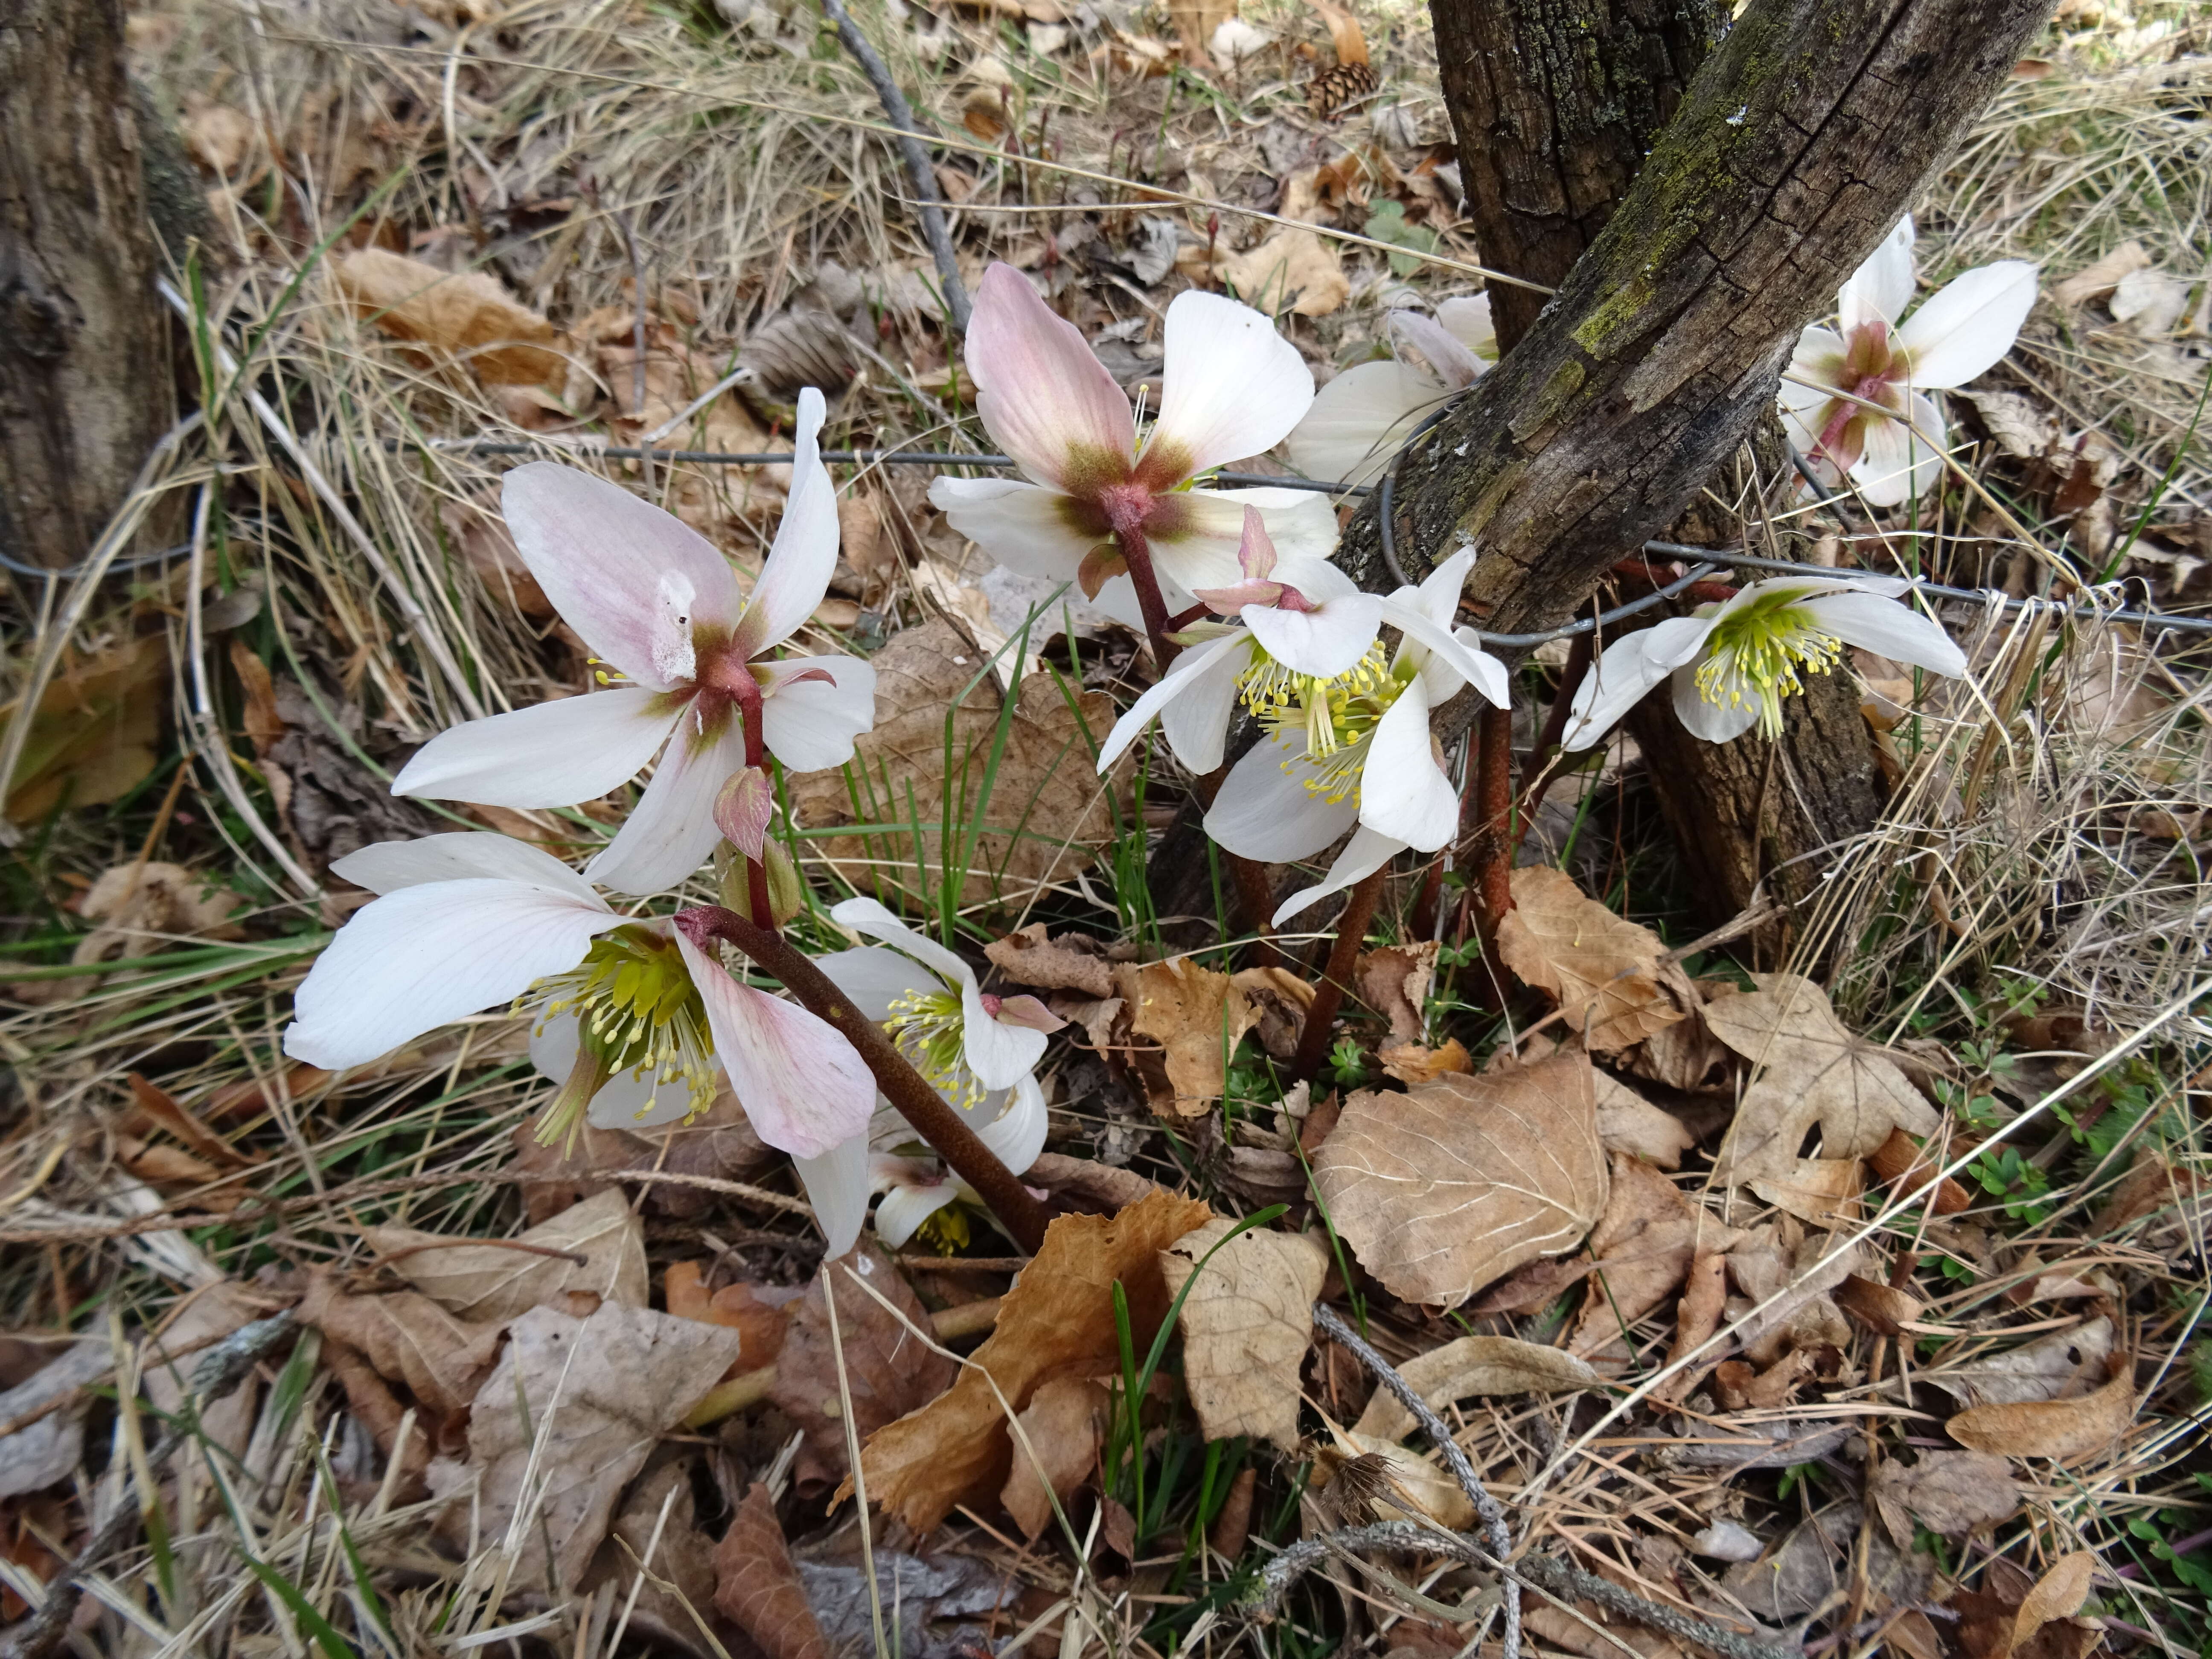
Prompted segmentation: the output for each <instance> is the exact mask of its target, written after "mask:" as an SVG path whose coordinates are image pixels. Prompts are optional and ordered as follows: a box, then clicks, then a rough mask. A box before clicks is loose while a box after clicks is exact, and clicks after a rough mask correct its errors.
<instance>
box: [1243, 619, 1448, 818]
mask: <svg viewBox="0 0 2212 1659" xmlns="http://www.w3.org/2000/svg"><path fill="white" fill-rule="evenodd" d="M1412 683H1413V671H1412V669H1411V668H1410V667H1407V669H1405V670H1404V671H1399V670H1397V669H1395V668H1393V667H1392V666H1391V663H1390V656H1389V652H1388V651H1387V650H1385V649H1384V648H1383V642H1382V641H1380V640H1377V641H1375V642H1374V643H1373V644H1372V645H1370V646H1369V647H1367V654H1366V655H1365V656H1364V657H1362V658H1361V659H1359V660H1358V662H1357V663H1355V664H1353V665H1352V667H1351V668H1350V669H1348V670H1347V671H1345V672H1344V673H1341V674H1339V675H1337V676H1335V677H1334V678H1332V679H1322V678H1319V677H1317V676H1316V675H1312V674H1301V673H1298V672H1297V671H1295V670H1293V669H1290V668H1286V667H1285V666H1284V665H1282V664H1281V663H1279V662H1277V661H1276V660H1275V659H1273V657H1270V656H1268V655H1267V653H1265V652H1263V651H1260V652H1255V653H1254V661H1253V663H1252V665H1251V666H1250V667H1249V668H1247V669H1246V670H1245V671H1243V673H1241V674H1239V675H1238V676H1237V693H1238V695H1239V696H1241V697H1242V698H1243V701H1244V706H1245V707H1246V708H1249V709H1250V710H1251V711H1252V713H1253V714H1255V716H1256V717H1257V718H1258V719H1259V721H1260V723H1261V725H1262V726H1266V727H1267V731H1268V732H1269V734H1270V735H1271V736H1278V737H1279V736H1285V735H1287V736H1291V737H1293V738H1303V739H1304V744H1305V750H1304V758H1305V759H1306V760H1308V761H1309V762H1310V763H1312V770H1311V772H1310V774H1308V775H1307V776H1306V777H1305V778H1304V780H1303V781H1304V784H1305V787H1306V788H1307V790H1308V791H1309V792H1310V793H1313V794H1315V795H1318V796H1319V797H1320V798H1321V799H1323V800H1325V801H1327V802H1328V804H1329V805H1332V806H1334V805H1338V804H1339V803H1340V802H1342V801H1345V800H1347V799H1349V800H1355V801H1356V800H1357V799H1358V798H1359V775H1360V769H1361V768H1362V767H1364V766H1365V765H1366V763H1367V740H1368V739H1369V738H1370V737H1372V736H1373V735H1374V732H1375V726H1376V721H1378V720H1381V719H1382V718H1383V714H1384V712H1385V711H1386V710H1388V709H1389V707H1390V705H1391V704H1392V703H1394V702H1397V700H1398V694H1399V693H1400V692H1401V691H1403V690H1405V689H1406V688H1407V686H1408V685H1410V684H1412ZM1294 764H1295V762H1285V763H1284V770H1285V771H1288V770H1290V769H1291V766H1292V765H1294Z"/></svg>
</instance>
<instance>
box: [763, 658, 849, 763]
mask: <svg viewBox="0 0 2212 1659" xmlns="http://www.w3.org/2000/svg"><path fill="white" fill-rule="evenodd" d="M753 666H754V670H755V671H756V673H757V675H758V677H759V678H761V679H762V680H763V682H764V684H763V685H762V687H761V694H762V698H763V701H762V704H761V738H762V740H763V742H765V743H766V744H768V751H769V753H770V754H771V755H774V756H775V757H776V758H777V759H778V760H780V761H781V762H782V763H783V765H784V769H785V770H786V771H789V772H823V771H827V770H828V769H829V768H831V767H833V766H842V765H843V764H844V763H846V762H847V761H848V760H850V759H852V758H853V739H854V738H857V737H859V736H860V733H861V732H865V731H866V730H868V728H869V727H871V726H873V725H874V724H875V723H876V670H875V665H874V664H872V663H870V662H867V661H866V660H864V659H861V658H859V657H846V656H822V657H786V658H784V659H781V661H779V662H767V663H756V664H755V665H753ZM817 672H819V673H824V674H827V675H829V678H828V679H827V680H821V679H801V678H799V676H801V675H802V674H813V673H817Z"/></svg>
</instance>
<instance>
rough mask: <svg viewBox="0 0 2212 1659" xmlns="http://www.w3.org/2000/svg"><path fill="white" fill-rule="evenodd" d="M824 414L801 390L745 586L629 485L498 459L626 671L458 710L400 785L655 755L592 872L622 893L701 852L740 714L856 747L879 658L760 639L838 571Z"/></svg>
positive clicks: (557, 584)
mask: <svg viewBox="0 0 2212 1659" xmlns="http://www.w3.org/2000/svg"><path fill="white" fill-rule="evenodd" d="M822 414H823V405H822V394H821V393H820V392H817V391H815V390H814V389H813V388H811V387H809V388H807V389H806V390H805V391H804V392H800V393H799V430H798V434H797V441H796V442H795V443H794V445H793V449H794V451H795V453H796V456H797V459H795V460H794V461H793V465H792V469H791V472H792V483H791V493H790V495H789V497H788V499H787V501H786V502H785V506H784V513H783V522H782V523H781V525H780V526H778V527H777V530H776V532H775V542H774V544H773V545H771V546H770V548H769V555H768V559H767V562H765V563H764V564H763V566H762V568H761V574H760V579H759V580H757V582H755V583H754V584H753V588H752V592H751V594H750V597H747V596H745V595H743V594H740V593H739V592H738V581H737V577H736V576H735V574H732V571H731V568H730V566H729V562H728V561H727V560H726V559H724V558H723V556H721V554H720V552H718V551H716V550H715V549H714V545H713V544H711V543H709V542H708V540H707V539H706V538H704V537H702V536H701V535H700V534H699V533H698V532H696V531H694V530H693V529H691V528H690V526H688V525H685V524H684V522H683V521H682V520H678V519H676V518H674V517H672V516H671V514H669V513H664V512H662V511H661V510H660V509H659V507H653V506H652V505H650V504H649V503H647V502H645V501H640V500H639V499H638V498H637V497H636V496H635V495H631V494H630V493H629V491H628V490H626V489H621V488H620V487H618V486H617V485H615V484H611V483H607V482H606V481H605V479H602V478H596V477H592V475H591V474H589V473H587V472H580V471H575V470H574V469H572V468H569V467H563V466H556V465H553V464H552V463H551V462H550V461H535V462H532V464H531V465H528V466H521V467H517V468H516V469H515V470H514V471H512V472H510V473H508V474H507V483H506V487H505V489H504V492H503V495H502V502H503V505H504V507H505V510H506V514H507V526H508V528H509V529H510V530H512V531H513V533H514V542H515V546H516V548H517V549H518V550H520V553H521V555H522V559H523V562H524V563H526V565H528V566H529V568H530V573H531V574H532V575H533V576H535V577H536V578H537V579H538V584H539V586H542V587H544V590H545V594H546V597H547V598H548V599H550V600H552V602H553V605H554V606H555V608H556V610H558V611H560V613H561V615H562V617H564V618H566V619H567V621H568V623H569V624H570V625H571V626H572V627H574V629H575V630H576V631H577V632H578V633H579V634H580V635H583V636H584V639H585V641H586V643H588V644H589V645H590V646H591V647H592V650H593V651H594V652H596V653H598V654H599V658H600V659H601V660H603V661H605V663H606V664H607V665H608V666H609V667H610V668H611V670H612V671H614V673H615V674H616V675H618V676H620V677H622V678H624V679H626V680H628V681H629V684H625V685H621V686H618V687H617V688H615V689H613V690H605V691H593V692H590V693H588V694H586V696H580V697H566V698H562V699H558V700H556V701H555V702H542V703H539V704H538V705H537V706H536V707H534V708H523V709H518V710H516V711H515V712H514V713H513V714H496V715H494V716H493V717H491V718H490V719H489V720H471V721H470V722H468V723H467V724H466V725H464V726H455V727H453V729H452V730H451V731H448V732H442V733H441V734H440V735H439V736H438V737H436V738H432V739H431V740H430V741H429V742H428V744H424V745H423V746H422V749H421V750H418V751H417V752H416V756H415V757H414V758H413V759H412V760H410V761H409V762H408V763H407V765H406V767H405V769H404V770H402V771H401V773H400V774H399V776H398V779H397V780H396V781H394V782H393V784H392V790H393V793H397V794H403V795H426V796H429V797H432V798H434V799H447V800H466V801H474V802H477V803H480V804H482V805H490V806H513V807H541V806H568V805H574V804H575V803H576V802H578V801H585V800H592V799H596V798H597V797H599V796H600V795H604V794H605V793H607V792H608V791H609V790H611V789H614V788H617V787H619V786H621V785H622V784H623V783H625V782H627V781H629V779H630V778H631V777H633V776H635V775H636V773H637V772H638V771H639V769H641V768H642V767H643V766H645V765H646V763H647V762H649V761H651V760H652V759H653V756H654V755H655V754H660V764H659V767H658V768H657V769H655V770H654V772H653V781H651V782H650V783H649V784H647V786H646V790H645V793H644V795H643V796H642V797H641V799H639V801H638V803H637V805H636V806H635V809H634V810H633V811H631V813H630V815H629V819H628V820H627V821H626V822H625V823H623V827H622V829H621V830H620V832H619V833H617V835H616V836H615V838H614V840H613V842H611V843H610V844H609V845H608V847H607V848H606V849H605V851H604V852H602V853H601V854H599V856H598V857H597V858H596V859H594V860H592V864H591V866H590V867H589V870H588V872H587V873H588V874H589V875H590V876H591V878H592V880H593V881H595V882H597V883H599V884H600V885H601V886H603V887H606V888H610V889H611V890H614V891H616V892H620V893H653V892H658V891H659V890H662V889H664V888H666V887H670V886H672V885H674V884H676V883H678V882H679V881H681V880H683V879H684V877H686V876H688V875H690V873H691V872H693V871H695V870H696V869H697V868H698V867H699V866H700V865H701V863H702V862H703V861H704V860H705V859H706V857H707V854H708V853H709V852H710V851H711V850H712V849H713V848H714V842H715V840H716V838H717V836H719V834H720V831H719V830H718V829H716V827H715V824H714V811H713V807H714V798H715V795H716V793H718V792H719V791H720V788H721V787H722V785H723V783H724V781H726V779H727V778H728V777H729V776H730V775H731V774H732V773H733V772H736V771H738V770H739V769H742V768H744V766H745V765H746V764H747V763H748V755H747V747H748V744H747V736H748V734H747V732H746V730H745V727H746V725H747V723H748V722H749V721H757V725H758V728H759V729H758V731H757V732H756V733H754V734H752V735H753V738H754V741H755V743H756V744H758V745H761V746H764V748H765V750H766V751H767V753H769V754H771V755H773V756H774V757H775V758H776V759H778V760H780V761H781V762H782V763H783V764H784V765H785V766H786V767H787V768H788V769H791V770H792V771H794V772H813V771H818V770H820V769H823V768H825V767H831V766H839V765H842V764H843V763H845V762H846V761H848V760H849V759H850V758H851V757H852V754H853V739H854V737H855V736H856V735H857V734H859V733H860V732H865V731H866V730H867V729H868V728H869V726H871V725H872V724H873V723H874V720H875V684H876V675H875V670H874V669H872V667H870V666H869V665H867V664H866V663H865V662H863V661H861V660H860V659H859V658H857V657H842V656H821V657H787V658H782V659H776V658H775V657H774V656H773V655H772V653H774V651H775V648H776V647H778V646H780V645H781V643H782V642H783V641H785V640H787V639H788V638H790V637H791V635H793V633H794V632H796V631H797V630H798V629H799V627H800V625H801V624H803V623H805V621H806V619H807V618H808V617H810V616H811V615H812V614H813V612H814V607H815V606H816V605H819V604H820V603H821V602H822V596H823V592H825V591H826V590H827V588H828V586H829V576H830V573H831V572H832V571H833V570H834V569H835V568H836V563H837V497H836V489H835V487H834V486H833V485H832V484H831V483H830V481H829V471H828V470H827V469H826V468H824V467H823V465H822V463H821V461H820V459H818V458H817V443H816V437H817V433H818V432H819V431H820V429H821V426H822ZM603 678H605V676H603ZM664 743H665V744H667V749H666V751H665V753H663V752H662V750H661V746H662V744H664ZM750 759H751V763H754V764H758V763H760V761H761V757H760V756H759V755H757V754H756V755H754V756H752V757H750Z"/></svg>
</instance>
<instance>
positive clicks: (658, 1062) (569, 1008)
mask: <svg viewBox="0 0 2212 1659" xmlns="http://www.w3.org/2000/svg"><path fill="white" fill-rule="evenodd" d="M527 996H537V997H542V998H543V1000H544V1003H543V1007H542V1009H541V1011H540V1018H541V1021H542V1020H546V1019H552V1018H557V1017H558V1016H560V1015H562V1014H574V1016H575V1017H576V1029H577V1037H578V1041H579V1044H580V1051H579V1053H578V1055H577V1066H578V1069H579V1070H580V1071H583V1070H586V1069H590V1070H592V1071H595V1072H596V1073H597V1075H598V1076H599V1077H600V1078H602V1079H607V1078H616V1077H620V1076H622V1075H623V1074H624V1073H631V1074H634V1075H635V1076H637V1077H639V1078H641V1079H645V1080H647V1081H648V1082H650V1084H651V1085H652V1087H653V1097H654V1098H657V1097H658V1096H659V1091H660V1088H661V1086H662V1085H681V1086H682V1087H683V1088H684V1091H685V1092H686V1093H687V1094H689V1096H690V1114H689V1117H696V1116H698V1115H700V1114H701V1113H702V1112H704V1111H705V1110H706V1109H708V1107H709V1106H711V1105H713V1104H714V1095H715V1092H716V1090H717V1087H718V1085H717V1080H716V1078H715V1073H714V1036H713V1034H712V1033H711V1032H710V1031H709V1030H708V1025H707V1006H706V1004H705V1003H704V1002H703V1001H702V1000H701V998H700V995H699V991H698V987H696V986H695V985H693V984H692V983H691V973H690V969H687V968H686V967H685V966H684V957H683V954H682V952H681V951H678V949H677V946H676V941H675V940H674V939H671V938H669V937H668V936H666V935H665V934H663V933H658V932H655V931H654V930H653V929H652V928H649V927H617V928H616V929H615V930H614V931H613V932H612V933H603V934H601V935H600V936H599V938H598V939H594V940H593V941H592V948H591V949H590V950H589V951H586V953H585V955H584V959H583V961H581V962H580V963H577V964H576V966H575V967H574V968H573V969H569V970H568V972H567V973H565V974H556V975H552V976H551V977H550V978H548V979H543V980H540V981H538V983H537V984H536V985H534V986H532V987H531V989H530V991H529V992H527V993H526V997H527ZM572 1092H574V1091H562V1095H561V1096H560V1097H557V1098H556V1101H555V1103H554V1104H553V1106H552V1107H551V1108H550V1109H548V1111H547V1113H546V1115H545V1121H544V1122H543V1123H541V1124H540V1125H539V1127H538V1139H539V1140H540V1141H541V1142H542V1143H544V1145H547V1146H550V1145H551V1144H552V1143H553V1142H554V1141H555V1140H556V1139H562V1138H564V1137H568V1136H572V1135H573V1134H574V1132H575V1129H576V1127H577V1126H578V1125H579V1124H580V1122H581V1121H582V1119H583V1113H584V1109H585V1108H586V1106H588V1105H589V1104H590V1096H589V1095H588V1094H586V1095H584V1096H583V1097H582V1098H580V1099H571V1098H569V1095H570V1094H571V1093H572ZM652 1104H653V1099H652V1098H648V1100H647V1110H650V1109H651V1108H652ZM687 1121H688V1119H687Z"/></svg>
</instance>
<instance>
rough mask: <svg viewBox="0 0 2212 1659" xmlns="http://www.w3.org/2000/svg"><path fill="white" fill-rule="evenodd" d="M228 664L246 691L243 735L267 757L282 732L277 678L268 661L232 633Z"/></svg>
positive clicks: (282, 717)
mask: <svg viewBox="0 0 2212 1659" xmlns="http://www.w3.org/2000/svg"><path fill="white" fill-rule="evenodd" d="M230 666H231V671H232V672H234V673H235V674H236V675H237V676H238V689H239V690H240V691H241V692H243V693H244V694H245V702H246V707H245V708H244V709H243V710H242V711H241V713H242V714H243V720H242V721H241V724H243V725H244V726H245V727H246V738H247V740H248V741H249V742H251V743H252V744H253V752H254V753H255V754H256V755H257V756H258V757H262V758H263V759H266V758H267V757H268V754H269V751H270V750H271V749H274V748H275V747H276V740H277V739H278V738H281V737H283V735H284V716H283V714H280V713H279V712H278V711H277V708H276V679H275V678H274V677H273V676H271V675H270V672H269V665H268V664H267V663H265V662H264V661H262V660H261V659H260V658H258V657H257V656H255V655H254V654H253V652H252V648H251V647H248V646H247V644H246V641H244V640H242V639H240V638H239V637H238V636H237V635H232V636H231V641H230Z"/></svg>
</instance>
